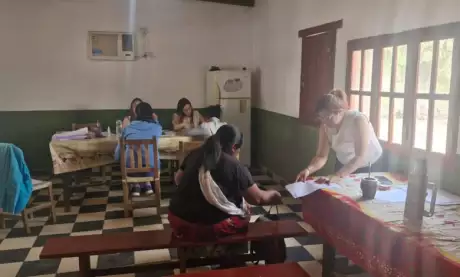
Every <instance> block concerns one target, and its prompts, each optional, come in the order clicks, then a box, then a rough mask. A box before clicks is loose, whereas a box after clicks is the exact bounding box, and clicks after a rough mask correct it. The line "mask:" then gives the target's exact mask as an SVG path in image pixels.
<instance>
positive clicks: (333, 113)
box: [297, 90, 382, 181]
mask: <svg viewBox="0 0 460 277" xmlns="http://www.w3.org/2000/svg"><path fill="white" fill-rule="evenodd" d="M346 99H347V95H346V94H345V92H343V91H342V90H333V91H331V92H330V93H328V94H326V95H324V96H323V97H322V98H321V99H320V100H319V101H318V103H317V105H316V112H317V114H318V116H319V119H320V120H321V126H320V128H319V141H318V149H317V151H316V155H315V157H314V158H313V159H312V160H311V162H310V164H309V165H308V167H307V168H305V169H304V170H302V171H301V172H300V173H299V175H297V180H298V181H305V180H306V178H307V177H308V176H309V175H311V174H313V173H315V172H316V171H318V170H320V169H321V168H322V167H324V165H325V164H326V162H327V158H328V156H329V150H330V149H331V148H332V150H334V151H335V154H336V156H337V161H336V173H335V175H336V176H337V177H339V178H342V177H344V176H347V175H350V174H352V173H363V172H368V171H369V170H370V169H369V166H370V165H372V164H374V163H375V162H376V161H377V160H378V159H379V158H380V156H381V155H382V147H381V146H380V143H379V141H378V139H377V136H376V135H375V132H374V128H373V127H372V124H371V123H370V122H369V119H368V118H367V117H366V116H365V115H364V114H363V113H361V112H359V111H353V110H348V109H347V106H348V105H347V100H346Z"/></svg>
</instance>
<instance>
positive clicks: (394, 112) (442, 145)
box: [347, 23, 460, 154]
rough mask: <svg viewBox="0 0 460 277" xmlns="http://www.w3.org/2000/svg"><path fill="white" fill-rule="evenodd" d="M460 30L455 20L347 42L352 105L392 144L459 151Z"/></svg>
mask: <svg viewBox="0 0 460 277" xmlns="http://www.w3.org/2000/svg"><path fill="white" fill-rule="evenodd" d="M456 28H457V29H456ZM458 28H460V23H452V24H446V25H443V26H435V27H429V28H424V29H418V30H413V31H406V32H403V33H398V34H392V35H382V36H377V37H371V38H365V39H358V40H353V41H350V42H349V43H348V63H347V90H348V92H349V102H350V108H351V109H357V110H360V111H361V112H362V113H364V114H366V115H367V116H368V117H369V119H370V120H371V122H372V124H373V126H374V129H375V131H376V133H377V135H378V137H379V139H380V140H381V141H384V142H385V144H386V145H387V146H390V147H394V148H399V149H403V148H405V149H407V148H409V149H410V148H413V149H415V150H418V151H421V152H423V153H440V154H445V153H446V151H447V149H456V147H457V145H456V144H457V142H456V141H457V139H456V138H457V133H456V132H458V128H456V127H453V126H458V113H459V112H458V111H456V110H455V109H452V107H455V106H457V105H456V101H457V96H456V95H458V93H457V90H458V86H457V85H456V84H457V82H455V80H456V79H458V77H460V76H459V75H458V73H457V71H458V69H457V63H455V62H453V61H454V60H458V59H459V57H460V55H459V53H458V52H459V49H460V47H459V45H458V44H459V42H460V31H458V30H459V29H458ZM454 113H455V114H454ZM453 134H454V136H455V137H452V136H453ZM449 137H450V139H449ZM449 142H450V143H449ZM450 147H452V148H450Z"/></svg>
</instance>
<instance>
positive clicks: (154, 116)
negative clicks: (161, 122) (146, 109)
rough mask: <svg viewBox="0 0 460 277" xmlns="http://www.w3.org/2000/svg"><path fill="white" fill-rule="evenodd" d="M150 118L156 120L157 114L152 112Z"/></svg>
mask: <svg viewBox="0 0 460 277" xmlns="http://www.w3.org/2000/svg"><path fill="white" fill-rule="evenodd" d="M152 119H153V120H155V121H158V115H157V114H156V113H152Z"/></svg>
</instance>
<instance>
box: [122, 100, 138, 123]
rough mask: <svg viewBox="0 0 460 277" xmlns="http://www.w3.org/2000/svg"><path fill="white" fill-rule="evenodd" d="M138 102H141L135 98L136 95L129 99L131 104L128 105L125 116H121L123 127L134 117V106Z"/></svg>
mask: <svg viewBox="0 0 460 277" xmlns="http://www.w3.org/2000/svg"><path fill="white" fill-rule="evenodd" d="M140 103H142V99H140V98H137V97H136V98H134V99H133V100H132V101H131V104H130V105H129V110H128V112H127V113H126V115H125V117H124V118H123V125H122V126H123V128H125V127H126V126H128V125H129V123H131V121H133V120H135V119H136V107H137V105H139V104H140Z"/></svg>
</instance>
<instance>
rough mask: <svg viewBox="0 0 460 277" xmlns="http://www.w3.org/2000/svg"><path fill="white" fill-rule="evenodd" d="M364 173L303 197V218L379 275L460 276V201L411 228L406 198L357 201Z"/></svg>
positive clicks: (399, 181) (398, 180)
mask: <svg viewBox="0 0 460 277" xmlns="http://www.w3.org/2000/svg"><path fill="white" fill-rule="evenodd" d="M379 175H383V176H385V177H387V178H388V179H390V180H391V181H392V182H393V183H394V184H401V183H405V181H404V180H401V179H400V178H396V177H395V176H394V175H391V174H388V173H379ZM360 177H362V176H356V178H354V180H355V181H353V179H351V178H349V179H348V180H344V181H343V182H342V183H340V185H341V186H342V189H341V190H339V191H338V192H332V191H326V190H323V191H317V192H315V193H313V194H311V195H309V196H306V197H304V198H302V209H303V215H304V220H305V221H306V222H307V223H309V224H311V225H312V227H313V228H314V229H315V230H316V231H317V232H318V234H319V235H321V236H322V237H323V238H324V239H325V240H326V241H327V242H328V243H329V244H330V245H332V246H334V247H335V248H336V249H337V251H338V252H340V253H341V254H343V255H345V256H347V257H348V258H349V259H350V260H352V261H353V262H354V263H355V264H357V265H359V266H361V267H362V268H364V269H365V270H366V271H368V272H369V273H370V274H371V275H372V276H374V277H377V276H382V277H383V276H384V277H390V276H391V277H409V276H410V277H413V276H414V277H415V276H416V277H425V276H426V277H428V276H429V277H434V276H436V277H437V276H439V277H448V276H460V262H459V260H460V228H459V227H460V205H451V206H439V205H437V206H436V211H435V215H434V216H433V217H430V218H425V219H424V225H423V230H422V232H421V233H413V232H409V231H408V230H407V229H406V228H404V225H403V214H404V203H390V202H385V201H378V200H371V201H358V199H359V198H360V197H361V192H360V191H361V190H360V188H359V178H360Z"/></svg>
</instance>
